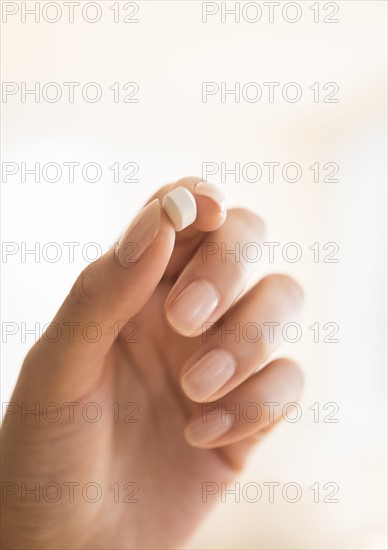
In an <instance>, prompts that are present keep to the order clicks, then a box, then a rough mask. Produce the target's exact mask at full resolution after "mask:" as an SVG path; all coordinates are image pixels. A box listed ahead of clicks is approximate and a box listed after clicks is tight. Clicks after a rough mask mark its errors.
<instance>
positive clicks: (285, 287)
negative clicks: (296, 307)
mask: <svg viewBox="0 0 388 550" xmlns="http://www.w3.org/2000/svg"><path fill="white" fill-rule="evenodd" d="M262 283H263V285H269V287H272V288H274V289H277V290H281V291H282V292H284V293H285V294H287V295H288V296H290V298H291V299H292V300H293V301H295V302H296V303H302V302H303V300H304V290H303V288H302V287H301V285H300V284H299V283H298V282H297V281H295V279H294V278H293V277H291V276H290V275H284V274H281V273H274V274H272V275H268V276H267V277H265V278H264V279H263V280H262Z"/></svg>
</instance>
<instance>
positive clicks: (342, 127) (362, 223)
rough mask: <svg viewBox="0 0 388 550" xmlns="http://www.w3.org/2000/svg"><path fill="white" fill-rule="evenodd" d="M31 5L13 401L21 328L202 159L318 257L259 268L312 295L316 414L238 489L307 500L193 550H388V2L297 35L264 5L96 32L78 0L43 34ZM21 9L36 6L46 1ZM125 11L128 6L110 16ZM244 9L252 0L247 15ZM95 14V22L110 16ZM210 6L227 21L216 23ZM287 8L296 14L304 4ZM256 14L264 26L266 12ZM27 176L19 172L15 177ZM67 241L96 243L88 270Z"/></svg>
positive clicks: (310, 381) (280, 237)
mask: <svg viewBox="0 0 388 550" xmlns="http://www.w3.org/2000/svg"><path fill="white" fill-rule="evenodd" d="M85 3H87V2H83V1H81V2H80V4H81V7H82V6H83V5H84V4H85ZM5 4H8V5H11V7H9V6H8V7H7V8H6V9H7V13H11V12H12V10H13V8H12V5H14V6H16V7H17V11H16V13H15V14H13V15H8V16H7V17H6V20H5V21H4V13H5V12H4V9H5ZM22 4H23V2H2V9H3V24H2V80H3V85H4V83H12V82H13V83H15V84H17V87H18V91H16V92H15V94H14V95H6V96H4V94H3V103H2V136H3V139H2V161H3V165H2V166H3V182H2V202H1V205H2V240H3V254H2V265H1V267H2V275H3V292H2V331H3V334H2V341H3V351H2V378H1V387H2V401H3V402H6V401H8V400H9V399H10V396H11V393H12V389H13V386H14V384H15V382H16V379H17V376H18V372H19V369H20V365H21V362H22V360H23V357H24V355H25V354H26V352H27V350H28V349H29V348H30V347H31V345H32V344H33V342H34V340H35V336H34V334H24V328H27V329H29V330H30V329H34V327H35V324H36V323H37V324H39V325H38V326H37V329H38V330H39V327H40V328H41V327H43V326H44V325H45V324H46V323H47V322H49V321H50V319H51V318H52V317H53V315H54V313H55V311H56V310H57V308H58V306H59V305H60V303H61V301H62V299H63V298H64V296H65V295H66V293H67V292H68V290H69V288H70V286H71V284H72V282H73V280H74V279H75V277H76V275H77V274H78V273H79V271H80V270H82V268H83V267H84V266H85V265H86V264H87V261H88V256H89V258H90V259H92V258H93V256H94V255H95V253H96V249H95V247H91V246H89V247H88V246H86V248H85V245H87V243H91V242H94V243H98V247H101V250H106V249H107V248H108V247H109V246H110V245H111V244H112V243H113V242H114V241H115V240H116V239H117V237H118V236H119V235H120V233H121V231H122V230H123V228H124V227H125V226H126V225H127V223H128V221H129V220H130V219H131V218H132V217H133V216H134V214H135V212H136V211H137V210H138V209H139V207H140V206H141V205H142V204H143V203H144V201H145V200H146V199H147V197H148V196H149V195H150V194H152V193H153V192H154V190H155V189H156V188H158V187H159V186H160V185H162V184H165V183H167V182H170V181H173V180H176V179H179V178H181V177H183V176H186V175H199V176H201V174H202V165H203V163H205V162H211V163H216V164H217V165H218V166H219V168H220V170H219V171H218V172H217V173H215V174H214V175H213V176H208V179H209V181H214V182H215V183H220V184H221V185H223V187H224V188H225V190H226V193H227V197H228V203H229V205H230V206H236V205H239V206H245V207H248V208H251V209H252V210H254V211H255V212H257V213H258V214H259V215H260V216H262V217H263V218H264V220H265V221H266V223H267V225H268V229H269V239H268V240H270V241H277V242H280V243H281V244H282V246H283V245H284V244H285V243H288V242H291V241H292V242H297V243H298V244H299V245H300V246H301V249H302V251H303V255H302V258H301V260H300V261H298V262H296V263H290V262H287V261H285V260H284V259H283V258H282V256H281V254H280V253H277V254H276V255H275V259H276V261H275V262H274V263H273V264H270V263H269V262H265V261H263V262H262V274H265V273H267V272H270V271H280V272H285V273H290V274H291V275H293V276H294V277H296V278H297V279H298V280H299V281H300V282H301V283H302V285H303V286H304V288H305V291H306V297H307V300H306V308H305V312H304V319H303V322H302V323H301V327H302V329H303V335H302V338H301V339H300V341H299V342H297V343H295V344H288V345H287V346H284V348H283V349H282V350H281V351H282V353H288V354H289V355H290V356H292V357H294V358H295V359H297V360H298V361H300V362H301V364H302V365H303V367H304V370H305V373H306V390H305V393H304V397H303V400H302V402H301V407H302V411H303V415H302V419H301V420H300V421H299V422H297V423H295V424H293V423H287V422H285V423H284V424H283V425H282V426H281V427H280V428H279V429H278V430H276V431H275V433H274V434H273V435H271V436H270V437H269V438H268V440H266V441H265V443H263V444H262V445H261V446H260V448H258V449H257V452H256V454H255V455H254V456H253V457H252V460H251V461H250V464H249V467H248V468H247V470H246V471H245V472H244V474H243V476H242V478H241V480H240V483H241V485H243V484H244V483H247V482H256V483H260V484H261V485H262V484H263V482H265V481H267V482H268V481H276V482H279V483H281V486H282V485H283V484H285V483H288V482H296V483H298V484H299V485H300V486H301V487H302V489H303V495H302V498H301V499H300V500H299V501H298V502H296V503H289V502H285V501H284V499H281V498H276V499H275V502H274V503H268V499H265V498H263V499H262V500H261V501H259V502H257V503H249V502H246V501H243V500H242V501H241V502H239V503H235V502H234V497H233V496H232V497H229V498H228V499H227V502H226V503H220V505H219V506H218V508H217V509H215V511H214V513H213V514H212V515H211V517H209V519H208V520H207V522H206V523H205V524H204V526H203V528H202V529H201V530H200V531H199V532H198V534H197V536H196V537H195V539H193V541H192V542H191V545H190V547H191V548H267V549H268V548H271V549H272V548H273V549H275V548H282V549H286V548H295V549H301V548H309V549H312V548H314V549H318V548H341V549H342V548H363V549H372V548H373V549H374V548H386V544H387V543H386V540H385V517H386V508H385V498H386V473H385V460H386V455H385V452H386V450H385V426H386V389H385V388H386V374H385V344H384V342H385V338H386V323H385V313H386V309H385V303H386V291H385V276H386V271H385V268H386V264H385V258H386V230H385V221H386V165H385V163H386V160H385V158H386V157H385V155H386V103H385V102H386V53H385V46H386V16H387V13H386V11H387V4H386V3H385V2H384V1H368V2H366V1H355V2H353V1H343V2H338V1H337V2H336V3H333V2H330V3H329V4H330V5H329V6H328V5H327V3H326V2H319V3H316V6H315V8H314V9H315V12H314V11H313V10H312V9H310V8H311V7H313V4H314V2H309V1H302V2H301V1H300V2H297V3H296V4H297V5H298V6H299V8H300V9H301V12H302V16H301V18H300V20H299V21H298V22H295V23H290V22H287V21H286V20H285V19H284V17H283V16H282V9H283V8H284V4H287V2H281V3H280V7H278V8H276V10H277V11H275V15H274V21H273V23H270V22H269V21H268V9H269V8H268V7H266V6H265V5H264V3H263V2H257V3H251V4H258V5H259V6H260V8H261V9H262V17H261V19H260V20H259V21H257V22H256V23H250V22H248V21H246V20H244V19H243V17H241V20H240V22H236V21H235V18H234V17H233V16H227V17H226V21H225V22H222V20H221V13H222V9H223V8H222V4H223V3H222V2H218V3H215V2H213V3H210V4H211V5H210V4H209V6H210V7H209V6H208V8H206V6H204V3H202V2H199V1H169V2H168V1H164V0H162V1H138V2H137V5H138V7H139V10H138V13H136V14H135V15H134V16H133V17H134V18H135V19H138V22H137V23H124V22H123V18H124V17H125V16H128V14H130V13H131V8H130V7H129V8H128V7H127V11H123V10H124V5H125V4H126V3H125V2H119V3H114V2H110V1H109V0H107V1H100V2H98V3H97V4H98V6H99V7H100V9H101V14H102V15H101V19H100V20H99V21H98V22H96V23H89V22H87V21H85V19H83V18H82V17H81V16H80V10H81V8H80V7H78V8H77V9H76V11H75V20H74V22H73V23H70V22H69V21H68V16H67V11H66V8H65V7H64V6H63V3H62V2H56V4H57V5H60V6H61V8H62V17H61V18H60V20H59V21H58V22H56V23H50V22H48V21H46V20H45V18H44V14H46V19H50V18H51V19H52V18H53V17H54V16H55V12H54V11H47V12H44V9H45V8H44V4H47V2H42V1H41V2H39V3H38V7H39V11H40V15H41V20H40V22H35V21H34V16H28V15H26V20H25V22H23V20H22ZM24 4H25V5H26V6H27V8H28V9H31V8H32V7H33V6H34V4H35V3H34V2H26V3H24ZM132 4H133V3H132ZM294 4H295V3H294ZM114 5H115V8H114V9H115V10H116V11H114V10H113V9H110V8H112V7H114ZM234 6H235V3H234V2H227V4H226V7H227V8H228V9H230V8H233V7H234ZM317 6H318V7H317ZM324 6H326V7H324ZM335 6H338V7H339V11H338V13H337V14H336V15H333V16H332V17H333V18H334V19H335V18H337V19H338V20H339V22H338V23H324V22H323V18H324V17H326V16H328V14H330V13H331V10H332V9H333V10H334V8H335ZM243 7H244V3H243V2H241V3H239V4H237V9H238V10H241V11H242V10H243ZM15 9H16V8H15ZM47 9H49V8H47ZM50 9H52V10H54V8H50ZM93 9H94V8H93V6H92V7H90V12H88V16H89V18H94V17H95V15H94V13H97V12H93ZM205 9H209V10H211V9H214V10H215V11H216V10H217V13H215V14H214V15H212V16H209V17H208V20H207V22H206V23H204V22H203V21H202V19H203V11H204V10H205ZM251 9H252V10H253V8H251ZM289 9H290V11H289V12H286V13H287V14H288V13H289V17H290V18H293V17H294V13H296V12H293V11H292V10H293V9H294V8H292V7H291V8H289ZM295 9H296V8H295ZM318 9H319V10H320V11H319V22H318V23H314V13H317V12H316V10H318ZM117 10H118V11H117ZM325 10H326V11H325ZM246 13H248V12H246ZM249 13H250V15H249V17H251V18H252V17H253V14H254V11H251V12H249ZM115 15H117V16H118V18H119V22H117V23H115V22H114V16H115ZM36 82H39V83H40V85H41V88H42V87H43V86H44V85H45V84H46V83H48V82H55V83H58V85H59V86H60V88H61V89H62V91H63V94H64V96H65V95H66V94H67V88H65V87H64V85H63V83H65V82H78V83H80V86H79V87H78V88H76V90H75V100H74V103H69V101H67V99H66V98H65V97H64V96H63V98H62V99H61V100H60V101H58V102H56V103H50V102H48V101H46V100H45V99H44V97H43V95H42V93H41V94H40V95H39V97H38V101H37V102H36V101H34V97H33V96H31V95H27V97H26V101H25V102H23V101H22V95H21V91H20V90H21V89H22V86H23V84H22V83H25V86H26V87H27V88H32V87H33V86H34V85H35V83H36ZM88 82H97V83H98V84H99V85H100V86H101V89H102V90H103V95H102V98H101V100H100V101H98V102H96V103H89V102H87V101H85V100H84V99H83V98H82V95H81V93H80V90H81V88H82V87H83V85H84V84H86V83H88ZM115 82H116V83H119V87H120V90H121V96H120V101H119V102H118V103H115V102H114V101H113V91H112V90H109V87H111V86H112V85H113V84H114V83H115ZM126 82H136V83H137V84H138V85H139V92H138V93H137V94H136V97H137V98H138V99H139V101H138V102H137V103H124V102H123V101H122V98H123V96H124V92H123V89H122V85H123V84H125V83H126ZM203 82H216V83H218V84H220V83H221V82H226V83H227V86H228V87H232V85H233V84H234V83H235V82H240V83H241V86H243V85H244V84H245V83H248V82H258V83H261V85H262V83H263V82H279V83H280V86H279V87H277V88H276V89H275V100H274V102H273V103H271V102H269V101H268V99H267V93H268V92H267V88H266V87H264V86H262V88H263V97H262V99H261V100H260V101H258V102H256V103H253V102H247V101H245V100H244V98H241V101H240V102H239V103H237V102H235V101H234V100H233V98H232V97H231V96H228V98H227V101H226V102H225V103H222V102H221V100H220V97H221V96H220V94H216V95H214V96H209V98H208V100H207V102H206V103H204V102H203V101H202V83H203ZM288 82H297V83H299V85H300V86H301V88H302V90H303V95H302V98H301V99H300V101H298V102H296V103H290V102H287V101H285V100H284V99H283V97H282V95H281V93H280V90H281V88H282V86H283V84H285V83H288ZM315 82H318V83H320V87H321V92H322V93H321V95H320V100H319V102H317V103H315V102H314V100H313V92H312V90H309V87H310V86H312V85H313V84H314V83H315ZM327 82H335V83H337V84H338V86H339V91H338V93H337V94H336V95H335V98H337V99H338V100H339V101H338V102H337V103H325V102H323V98H324V97H325V96H326V95H327V93H328V91H330V89H329V90H328V91H325V92H323V91H322V86H323V85H324V84H325V83H327ZM7 90H10V88H7ZM14 90H15V88H14ZM251 91H252V90H251ZM91 93H92V90H91ZM126 93H127V92H126ZM126 93H125V95H126ZM49 94H54V89H53V88H52V89H51V90H49ZM66 97H67V95H66ZM50 162H52V163H58V164H59V165H60V166H61V167H62V169H63V175H62V178H61V179H60V180H59V181H58V182H50V181H44V175H42V171H41V178H40V179H41V181H40V182H35V181H34V177H33V176H31V175H27V176H26V181H25V182H23V181H22V178H21V170H22V163H26V166H27V167H28V168H29V169H30V168H31V167H32V166H33V165H34V164H35V163H40V165H41V167H43V166H44V165H45V164H46V163H50ZM69 162H78V163H80V166H81V168H82V167H83V166H84V165H85V164H87V163H90V162H95V163H99V165H100V166H101V171H102V176H101V179H100V180H99V181H97V182H95V183H90V182H87V181H85V179H84V178H83V177H82V173H81V169H80V167H78V168H76V170H75V181H74V182H73V183H71V182H69V178H68V177H67V171H66V167H65V166H64V164H63V163H69ZM126 162H132V163H136V164H137V165H138V167H139V171H138V174H137V175H136V176H134V177H135V178H137V179H138V180H139V181H138V182H137V183H133V182H123V176H124V175H128V172H125V171H123V165H124V164H125V163H126ZM236 162H239V163H240V164H241V166H243V165H245V164H247V163H258V164H260V165H261V167H262V169H263V175H262V178H261V179H260V181H257V182H253V183H252V182H251V183H250V182H248V181H244V180H243V178H241V180H240V181H239V182H238V181H236V178H235V176H233V175H227V176H226V177H224V175H223V174H222V173H221V163H225V165H226V168H229V169H230V168H232V167H233V165H234V164H235V163H236ZM268 162H277V163H280V169H278V170H277V172H275V181H274V182H272V183H271V182H269V181H268V175H267V172H266V170H267V169H266V167H265V165H264V164H263V163H268ZM289 162H293V163H298V165H300V167H301V169H302V177H301V179H300V180H299V181H297V182H293V183H292V182H287V181H285V180H284V179H283V177H282V175H281V168H282V166H283V165H284V164H286V163H289ZM329 162H332V163H336V164H338V166H339V172H338V174H336V176H333V177H334V178H337V179H338V180H339V181H338V182H324V181H323V178H324V177H325V176H327V175H328V172H325V171H324V170H323V168H322V167H323V166H324V165H325V164H326V163H329ZM4 163H15V164H14V165H10V164H6V165H4ZM114 163H119V165H120V167H121V172H120V181H119V182H115V181H114V178H113V170H111V169H109V167H110V166H112V165H114ZM314 163H319V166H320V168H321V173H320V181H319V182H314V177H313V172H312V170H311V169H309V167H310V166H312V165H313V164H314ZM12 166H14V167H15V166H16V167H17V173H16V174H15V175H8V177H7V178H4V170H12ZM10 167H11V168H10ZM290 173H291V172H290ZM92 176H93V170H92V169H91V170H90V174H89V177H92ZM49 177H52V172H51V176H49ZM47 179H48V178H46V180H47ZM329 242H331V243H337V245H338V246H339V251H338V252H337V253H336V255H335V256H334V257H335V258H336V259H338V260H339V261H338V262H337V263H324V262H323V261H322V260H323V258H324V257H325V256H326V255H327V254H328V253H329V252H330V251H331V249H330V248H329V249H327V250H323V246H324V245H325V243H329ZM10 243H11V244H10ZM12 243H14V244H12ZM23 243H24V244H23ZM36 243H38V244H36ZM47 243H57V245H58V246H59V250H60V253H61V254H62V257H60V258H58V261H56V262H55V261H49V260H48V259H47V258H49V257H51V258H53V257H55V255H56V250H57V252H58V246H57V248H56V249H55V248H53V247H52V248H51V249H49V248H48V247H47V246H46V248H45V249H44V247H45V245H47ZM64 243H79V245H78V246H76V247H75V252H74V261H69V248H68V246H66V245H64ZM314 243H319V247H320V252H321V254H320V259H319V262H318V263H314V261H313V252H312V250H309V247H310V246H312V245H313V244H314ZM36 246H40V251H38V252H37V256H36V257H34V255H32V254H27V255H26V256H25V257H24V256H23V254H22V250H24V249H25V248H27V249H29V250H30V249H34V247H36ZM23 247H24V248H23ZM98 247H97V248H98ZM280 248H281V247H280ZM43 249H44V250H43ZM37 250H38V249H37ZM82 251H83V253H82ZM11 252H12V253H11ZM35 260H36V261H35ZM328 322H332V323H336V324H337V325H338V326H339V332H338V334H337V335H336V336H335V338H337V339H338V340H339V342H337V343H325V342H323V339H324V337H325V336H328V334H329V332H330V331H327V330H324V329H323V327H324V325H325V323H328ZM314 323H318V324H319V327H320V330H321V333H320V342H319V343H314V338H313V332H312V330H309V328H308V327H310V326H312V325H314ZM12 331H15V333H14V334H11V332H12ZM331 402H334V403H336V404H337V405H338V407H339V411H338V412H337V413H336V414H335V416H334V418H335V419H338V420H339V422H337V423H327V422H323V418H324V417H325V416H326V415H327V414H328V413H329V412H330V411H331V409H328V410H326V411H324V410H323V406H324V405H325V404H326V403H331ZM314 403H318V404H319V405H318V406H319V407H320V412H321V416H320V419H319V422H314V417H313V411H312V410H310V409H309V407H310V406H312V405H313V404H314ZM327 482H333V483H336V484H338V486H339V488H340V490H339V493H338V494H337V495H336V497H335V498H338V499H339V502H338V503H324V502H322V500H323V498H322V497H321V498H320V502H319V503H314V499H313V493H312V491H311V490H310V489H309V487H310V486H312V485H313V484H314V483H319V485H320V486H321V487H323V485H324V484H325V483H327ZM327 493H328V492H327V491H326V492H324V495H326V494H327Z"/></svg>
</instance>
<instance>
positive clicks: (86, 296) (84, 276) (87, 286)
mask: <svg viewBox="0 0 388 550" xmlns="http://www.w3.org/2000/svg"><path fill="white" fill-rule="evenodd" d="M95 280H96V276H95V268H94V264H90V265H89V266H88V267H87V268H86V269H84V270H83V271H82V272H81V273H80V274H79V276H78V277H77V279H76V281H75V283H74V285H73V287H72V289H71V291H70V294H69V307H70V308H71V309H72V310H75V311H77V310H78V309H79V308H84V307H85V306H90V305H91V304H92V303H93V296H94V288H95Z"/></svg>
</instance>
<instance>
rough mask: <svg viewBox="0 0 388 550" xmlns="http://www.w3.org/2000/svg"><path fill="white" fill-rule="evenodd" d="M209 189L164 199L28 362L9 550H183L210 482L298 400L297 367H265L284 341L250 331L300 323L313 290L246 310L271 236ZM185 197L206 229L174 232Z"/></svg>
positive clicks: (8, 493) (208, 501)
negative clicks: (178, 203) (258, 250)
mask: <svg viewBox="0 0 388 550" xmlns="http://www.w3.org/2000/svg"><path fill="white" fill-rule="evenodd" d="M199 182H200V180H199V179H198V178H185V179H183V180H180V181H179V182H177V183H176V184H175V185H173V186H168V187H166V188H163V189H161V190H160V191H159V192H158V193H157V194H156V195H155V197H153V198H152V199H151V201H150V203H149V204H148V205H147V206H146V207H145V208H144V209H143V210H142V211H141V212H140V213H139V214H138V216H137V217H136V219H135V221H134V222H133V223H132V224H131V226H130V227H129V229H128V230H127V232H126V233H125V234H124V236H123V237H122V239H121V240H120V243H119V245H118V248H117V249H115V250H113V249H112V250H110V251H109V252H108V253H107V254H105V255H104V256H103V257H102V258H100V259H99V260H98V261H96V262H94V263H93V264H91V265H89V266H88V267H87V268H86V269H85V270H84V271H83V272H82V273H81V275H80V276H79V278H78V279H77V281H76V282H75V284H74V286H73V288H72V290H71V292H70V294H69V296H68V297H67V298H66V300H65V302H64V304H63V305H62V307H61V308H60V310H59V312H58V313H57V315H56V317H55V319H54V321H53V323H52V326H51V327H50V328H49V329H48V330H47V332H46V333H45V335H44V336H43V337H42V338H41V339H40V340H39V342H38V343H37V344H36V345H35V346H34V347H33V348H32V350H31V351H30V352H29V354H28V356H27V358H26V360H25V362H24V365H23V368H22V371H21V374H20V377H19V380H18V383H17V386H16V389H15V392H14V395H13V397H12V400H11V404H10V405H9V410H8V413H7V414H6V416H5V419H4V423H3V428H2V439H1V442H2V489H3V491H2V492H3V495H2V501H3V502H2V506H3V522H2V524H3V529H2V543H3V546H2V547H3V548H12V549H16V548H23V549H26V548H28V549H33V548H39V549H44V548H60V549H68V548H78V549H80V548H104V549H105V548H114V549H119V548H136V549H137V548H157V547H161V548H172V547H177V546H180V545H182V544H184V542H185V541H186V540H187V539H188V538H189V536H190V535H191V534H192V532H193V530H194V529H195V528H196V527H197V526H198V524H199V523H200V521H201V520H202V519H203V517H204V516H205V514H207V513H208V511H209V509H210V506H211V505H212V504H213V503H214V501H215V498H216V497H213V498H210V497H209V495H208V494H207V493H206V491H207V490H208V487H209V486H208V485H205V484H206V483H214V484H221V483H229V482H230V481H232V479H233V478H234V476H235V475H236V472H237V471H238V470H239V469H240V468H241V467H242V465H243V463H244V460H245V458H246V456H247V454H248V453H249V451H250V450H251V448H252V447H253V445H254V444H255V443H256V442H257V441H258V440H259V439H260V437H261V435H262V434H264V433H265V432H266V431H268V429H269V428H270V427H271V426H272V425H273V423H274V421H275V420H276V417H275V418H271V417H270V413H271V407H268V406H264V405H263V404H264V403H269V402H276V403H280V405H281V404H282V403H287V402H290V401H296V400H297V399H298V397H299V394H300V391H301V388H302V384H303V377H302V374H301V371H300V370H299V368H298V367H297V366H296V365H295V364H294V363H293V362H291V361H290V360H287V359H278V360H276V361H272V362H268V361H269V357H270V355H271V354H272V352H273V351H275V349H276V347H277V345H278V344H279V340H278V338H277V337H276V331H275V339H274V341H270V340H269V339H265V337H264V333H263V335H262V337H261V338H260V339H258V338H254V337H252V333H251V334H249V332H248V331H247V327H248V325H249V326H251V327H252V326H253V327H254V326H257V325H260V326H261V327H263V323H265V322H277V323H280V324H283V323H285V322H287V321H288V320H294V319H295V314H296V313H297V310H298V309H299V308H300V305H301V302H302V292H301V290H300V288H299V286H298V285H297V284H296V283H295V282H293V281H292V280H291V279H290V278H288V277H286V276H280V275H273V276H269V277H266V278H264V279H262V280H261V281H260V282H259V283H258V284H257V285H256V286H254V287H253V288H252V289H251V290H250V291H249V292H248V293H246V294H245V295H244V296H243V297H242V298H241V299H240V300H238V299H239V297H240V295H241V294H242V293H243V291H244V288H245V286H246V284H247V281H248V277H249V276H250V275H252V274H253V272H254V271H255V270H257V268H258V263H257V262H252V261H249V258H248V255H249V252H247V251H248V249H247V247H246V246H245V245H246V244H247V243H254V242H260V241H262V239H263V236H264V228H263V223H262V222H261V221H260V219H258V218H257V217H256V216H255V215H254V214H252V213H251V212H249V211H247V210H243V209H234V210H230V211H228V212H227V215H226V212H225V204H224V199H223V195H222V191H221V190H220V189H218V188H216V187H215V186H213V185H211V184H207V183H200V184H199ZM181 186H182V187H185V188H187V189H188V190H189V191H190V192H191V193H192V194H193V196H194V197H195V201H196V204H197V218H196V220H195V222H194V223H193V224H192V225H191V226H189V227H187V228H186V229H184V230H183V231H181V232H178V233H176V231H175V228H174V226H173V224H172V222H171V220H170V218H169V217H168V216H167V215H166V213H165V212H164V211H163V210H162V209H161V206H160V205H161V202H162V200H163V197H164V196H165V195H166V193H168V192H170V191H171V190H172V188H176V187H181ZM244 252H247V253H244ZM237 300H238V301H237ZM255 324H257V325H255ZM253 336H254V335H253ZM271 340H272V339H271ZM248 403H256V404H258V406H260V405H262V406H261V409H262V415H261V417H260V419H258V420H257V421H256V422H252V420H251V418H252V416H248V415H246V414H244V406H245V405H247V404H248ZM274 410H275V414H276V412H277V411H279V410H281V406H279V407H276V408H275V409H274ZM29 411H35V412H29ZM214 486H217V485H214ZM204 490H205V493H204ZM210 492H211V491H210Z"/></svg>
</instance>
